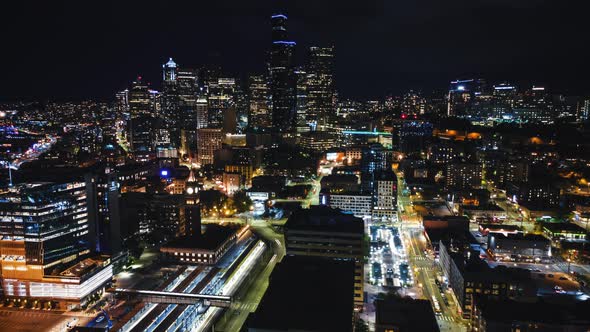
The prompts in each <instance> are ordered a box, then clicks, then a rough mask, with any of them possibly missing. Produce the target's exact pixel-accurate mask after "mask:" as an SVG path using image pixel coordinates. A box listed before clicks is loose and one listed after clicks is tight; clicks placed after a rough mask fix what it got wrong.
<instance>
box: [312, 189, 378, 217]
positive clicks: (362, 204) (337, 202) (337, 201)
mask: <svg viewBox="0 0 590 332" xmlns="http://www.w3.org/2000/svg"><path fill="white" fill-rule="evenodd" d="M320 204H322V205H326V206H329V207H331V208H333V209H340V210H342V212H344V213H350V214H352V215H354V216H355V217H359V218H365V217H370V216H371V215H372V213H373V196H372V195H368V194H361V193H359V192H358V191H357V192H339V193H331V192H330V191H322V192H320Z"/></svg>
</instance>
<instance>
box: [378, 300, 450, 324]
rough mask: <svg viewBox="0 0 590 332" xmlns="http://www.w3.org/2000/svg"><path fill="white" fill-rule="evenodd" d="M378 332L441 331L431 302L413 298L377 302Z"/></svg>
mask: <svg viewBox="0 0 590 332" xmlns="http://www.w3.org/2000/svg"><path fill="white" fill-rule="evenodd" d="M375 331H376V332H389V331H396V332H413V331H429V332H437V331H440V329H439V327H438V323H437V322H436V317H435V316H434V311H433V310H432V305H431V304H430V301H429V300H414V299H411V298H398V299H380V300H376V301H375Z"/></svg>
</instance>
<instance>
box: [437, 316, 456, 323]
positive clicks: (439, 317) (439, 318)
mask: <svg viewBox="0 0 590 332" xmlns="http://www.w3.org/2000/svg"><path fill="white" fill-rule="evenodd" d="M436 318H437V319H438V320H441V321H445V322H454V321H455V319H454V318H453V317H451V316H446V315H440V316H437V317H436Z"/></svg>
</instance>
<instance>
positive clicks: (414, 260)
mask: <svg viewBox="0 0 590 332" xmlns="http://www.w3.org/2000/svg"><path fill="white" fill-rule="evenodd" d="M402 234H403V237H404V243H405V244H406V247H407V248H408V258H409V262H410V266H411V267H412V271H413V272H414V277H415V280H416V284H415V285H416V286H417V287H415V288H414V291H415V292H416V294H417V295H418V296H417V297H419V298H422V299H427V300H430V301H431V302H432V301H433V296H434V298H435V299H436V300H437V302H438V303H439V306H440V309H441V312H440V313H439V314H437V315H436V319H437V321H438V323H439V327H440V329H441V331H466V330H467V325H466V322H465V321H464V320H463V319H462V318H461V316H460V314H459V310H458V307H457V303H456V302H455V300H454V297H453V295H452V294H451V293H450V292H449V291H448V290H446V291H444V290H443V291H442V292H441V289H440V288H439V286H438V285H437V284H436V280H437V279H438V278H439V276H442V272H441V269H440V267H439V266H438V264H437V263H436V262H435V261H434V259H433V257H432V255H431V254H430V253H429V251H428V249H429V248H428V244H427V240H426V238H425V237H424V234H423V233H422V230H421V229H420V228H418V227H411V228H410V227H405V228H404V230H403V232H402ZM447 303H448V304H447Z"/></svg>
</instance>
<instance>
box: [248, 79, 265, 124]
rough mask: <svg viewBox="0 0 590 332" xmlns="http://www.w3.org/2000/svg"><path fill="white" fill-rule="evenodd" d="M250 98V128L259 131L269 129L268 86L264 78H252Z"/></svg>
mask: <svg viewBox="0 0 590 332" xmlns="http://www.w3.org/2000/svg"><path fill="white" fill-rule="evenodd" d="M248 97H249V98H248V99H249V100H250V111H249V113H250V114H249V119H248V126H249V127H250V128H257V129H258V128H267V127H269V126H270V111H269V105H268V84H267V82H266V78H265V77H264V76H261V75H253V76H250V80H249V95H248Z"/></svg>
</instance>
